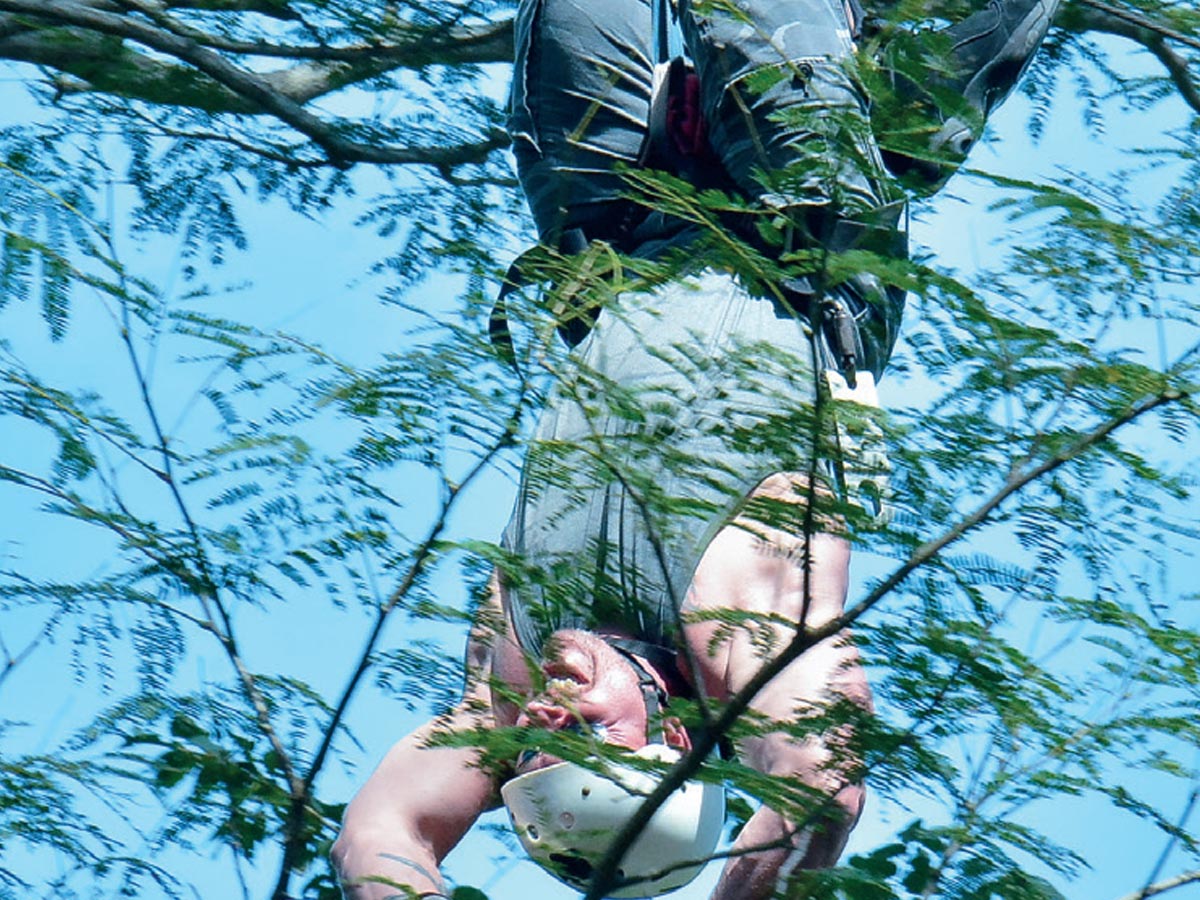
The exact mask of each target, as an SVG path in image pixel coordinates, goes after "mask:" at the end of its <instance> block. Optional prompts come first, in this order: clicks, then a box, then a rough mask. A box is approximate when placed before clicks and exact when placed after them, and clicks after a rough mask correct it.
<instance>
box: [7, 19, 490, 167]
mask: <svg viewBox="0 0 1200 900" xmlns="http://www.w3.org/2000/svg"><path fill="white" fill-rule="evenodd" d="M0 12H7V13H12V14H19V15H20V16H21V17H22V18H24V19H33V20H38V21H47V22H50V23H53V24H56V25H66V26H69V29H70V31H69V33H68V35H67V36H68V37H76V36H78V34H79V30H80V29H82V30H85V32H87V33H86V34H85V35H83V37H84V38H85V40H92V41H102V42H103V41H109V42H110V45H111V49H110V50H109V53H110V58H111V56H112V55H113V54H116V55H118V57H119V58H120V59H121V60H122V61H123V63H124V64H125V66H126V67H130V66H132V67H133V70H134V71H143V72H146V70H147V69H149V71H150V73H153V72H154V71H155V70H154V69H153V65H148V64H149V63H150V61H149V60H148V59H147V58H145V57H141V58H140V59H139V58H137V57H138V56H140V54H138V55H135V56H132V57H131V56H128V55H127V54H128V53H131V52H132V51H127V50H126V48H125V47H124V45H123V42H124V41H125V40H131V41H135V42H137V43H139V44H142V45H143V46H145V47H148V48H150V49H152V50H154V51H157V52H158V53H162V54H165V55H167V56H170V57H173V58H175V59H177V60H179V61H180V62H182V63H185V64H186V65H187V66H188V67H189V72H188V77H190V78H197V77H198V76H201V75H202V76H206V77H207V78H208V79H211V81H212V82H214V83H215V84H217V85H219V86H220V87H221V88H222V89H223V92H225V93H226V94H228V95H232V96H233V97H236V98H237V99H238V101H239V103H240V104H241V109H239V110H237V111H239V112H240V111H245V112H249V113H258V114H266V115H270V116H273V117H275V118H277V119H279V120H280V121H281V122H283V123H285V124H286V125H288V126H289V127H291V128H292V129H294V130H295V131H297V132H299V133H300V134H303V135H304V136H305V137H307V138H308V139H309V140H311V141H312V142H313V143H314V144H316V145H317V146H319V147H320V148H321V150H322V151H323V152H324V154H325V156H326V157H327V159H328V160H329V162H330V163H332V164H333V165H336V166H350V165H353V164H355V163H363V162H366V163H377V164H427V165H433V166H454V165H460V164H463V163H468V162H478V161H482V160H483V159H485V158H486V157H487V155H488V154H489V153H491V152H492V151H493V150H495V149H496V148H498V147H501V146H504V144H505V143H506V142H507V136H506V135H505V134H504V133H503V132H502V131H500V130H499V129H494V130H493V131H492V133H490V134H488V135H486V136H485V137H484V138H483V139H482V140H478V141H472V142H469V143H465V144H460V145H448V146H445V147H434V148H430V147H403V146H380V145H378V144H375V143H366V142H360V141H355V140H353V139H351V138H348V137H346V136H345V135H344V134H343V133H342V132H341V129H339V128H338V126H337V125H336V124H332V123H330V122H327V121H325V120H323V119H321V118H320V117H319V116H317V115H315V114H313V113H311V112H309V111H308V110H306V109H305V108H304V105H303V104H304V99H303V97H304V96H305V94H304V92H300V99H297V98H295V97H293V96H291V95H290V94H288V93H286V92H285V91H283V90H280V89H279V88H278V87H277V85H276V84H275V83H273V82H272V80H271V77H270V76H264V75H260V74H258V73H256V72H252V71H250V70H248V69H245V68H242V67H240V66H238V65H235V64H234V63H232V62H230V61H229V60H228V59H226V58H225V57H224V56H222V55H220V54H219V53H217V52H215V51H213V50H212V49H210V48H208V47H205V46H203V45H201V44H199V43H197V42H196V41H195V40H193V39H192V38H191V37H189V36H185V35H181V34H178V33H173V32H171V31H167V30H164V29H162V28H160V27H157V26H155V25H153V24H150V23H148V22H146V21H144V20H141V19H138V18H133V17H129V16H120V15H114V14H112V13H108V12H105V11H103V10H98V9H95V8H91V7H87V6H85V5H83V4H81V3H78V2H71V0H0ZM9 24H10V25H11V23H9ZM0 33H3V32H2V30H0ZM27 34H28V32H21V33H18V34H16V35H13V36H11V37H10V38H9V40H13V41H16V40H20V39H21V38H22V37H24V36H26V35H27ZM113 42H115V43H113ZM192 70H194V71H192ZM92 74H93V75H94V76H95V75H96V74H97V73H96V72H93V73H92ZM158 74H159V75H160V76H161V75H162V74H163V72H162V70H158ZM172 74H174V73H172ZM365 77H369V76H365ZM151 80H153V79H152V75H151ZM165 83H166V84H167V85H168V86H169V85H170V84H172V81H171V78H170V77H167V78H166V82H165ZM343 83H348V82H343Z"/></svg>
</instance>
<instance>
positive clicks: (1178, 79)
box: [1064, 0, 1200, 113]
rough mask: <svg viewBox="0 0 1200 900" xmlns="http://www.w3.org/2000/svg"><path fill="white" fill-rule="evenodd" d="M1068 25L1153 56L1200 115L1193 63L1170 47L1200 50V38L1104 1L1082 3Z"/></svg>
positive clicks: (1199, 87)
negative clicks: (1118, 40)
mask: <svg viewBox="0 0 1200 900" xmlns="http://www.w3.org/2000/svg"><path fill="white" fill-rule="evenodd" d="M1064 18H1065V23H1066V24H1067V25H1068V27H1070V28H1071V30H1073V31H1099V32H1103V33H1105V34H1112V35H1116V36H1117V37H1123V38H1127V39H1129V40H1131V41H1135V42H1136V43H1139V44H1141V45H1142V46H1143V47H1145V48H1146V49H1147V50H1149V51H1150V52H1151V53H1153V54H1154V56H1155V57H1156V58H1157V59H1158V61H1159V62H1161V63H1162V64H1163V67H1164V68H1165V69H1166V70H1167V74H1168V75H1169V76H1170V78H1171V81H1172V83H1173V84H1174V85H1175V87H1176V88H1177V89H1178V91H1179V93H1180V96H1182V97H1183V100H1184V102H1185V103H1187V105H1188V106H1190V107H1191V108H1192V109H1193V110H1195V111H1196V112H1198V113H1200V84H1197V81H1196V79H1195V77H1194V75H1193V73H1192V65H1191V62H1190V61H1189V60H1188V59H1186V58H1185V57H1183V56H1182V55H1180V54H1179V53H1177V52H1176V51H1175V50H1174V49H1172V48H1171V47H1170V46H1169V45H1168V43H1167V42H1168V41H1174V42H1175V43H1179V44H1183V45H1185V46H1187V47H1192V48H1193V49H1197V50H1200V38H1197V37H1193V36H1190V35H1187V34H1183V33H1182V32H1179V31H1175V30H1174V29H1171V28H1168V27H1167V26H1166V25H1163V24H1162V23H1161V22H1155V21H1154V20H1152V19H1148V18H1146V17H1145V16H1143V15H1140V14H1138V13H1135V12H1131V11H1129V10H1124V9H1119V8H1117V7H1115V6H1111V5H1110V4H1108V3H1105V2H1103V0H1080V2H1079V5H1077V6H1074V7H1072V8H1071V9H1070V11H1069V13H1068V14H1067V16H1066V17H1064Z"/></svg>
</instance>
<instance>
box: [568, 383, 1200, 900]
mask: <svg viewBox="0 0 1200 900" xmlns="http://www.w3.org/2000/svg"><path fill="white" fill-rule="evenodd" d="M1188 396H1189V395H1188V394H1185V393H1183V392H1181V391H1177V390H1164V391H1162V392H1160V393H1158V394H1153V395H1150V396H1148V397H1145V398H1144V399H1142V400H1141V401H1139V402H1138V403H1135V404H1133V405H1132V406H1130V407H1129V408H1128V409H1127V410H1126V411H1125V412H1124V413H1122V414H1121V415H1120V416H1116V417H1114V418H1112V419H1110V420H1108V421H1107V422H1104V423H1102V424H1101V425H1099V426H1097V427H1096V428H1094V429H1093V430H1092V431H1090V432H1088V433H1086V434H1084V435H1081V436H1080V437H1079V438H1078V439H1077V440H1075V441H1074V442H1072V443H1071V444H1069V445H1068V446H1066V447H1065V448H1063V449H1062V450H1060V451H1059V452H1057V453H1055V454H1053V455H1051V456H1049V457H1048V458H1046V459H1044V460H1042V461H1041V462H1040V463H1037V464H1036V465H1031V466H1027V467H1025V468H1022V469H1018V470H1016V471H1014V472H1013V473H1012V474H1011V475H1009V476H1008V478H1007V479H1006V480H1005V481H1004V483H1003V484H1002V485H1001V486H1000V488H999V489H998V490H997V491H996V492H995V493H994V494H992V495H991V496H990V497H989V498H987V499H986V500H985V501H984V502H983V503H982V504H980V505H979V506H978V507H977V508H976V509H975V510H973V511H972V512H970V513H968V514H967V515H966V516H964V517H963V518H962V519H960V520H959V521H958V522H957V523H955V524H954V525H953V526H952V527H950V528H948V529H946V531H944V532H943V533H942V534H941V535H940V536H939V537H937V538H935V539H934V540H932V541H928V542H926V543H925V544H922V545H921V546H920V547H918V548H917V549H916V550H914V551H913V552H912V554H911V555H910V556H909V558H908V559H907V560H906V561H905V562H904V563H902V564H901V565H900V566H899V567H898V568H897V569H895V571H893V572H892V574H891V575H889V576H888V577H887V578H885V579H884V580H883V581H881V582H880V583H879V584H877V585H876V586H875V587H874V588H873V589H872V590H871V591H870V592H869V593H868V594H867V595H866V596H865V597H863V599H862V600H860V601H859V602H858V603H856V604H854V605H853V606H851V607H850V608H849V609H847V610H846V611H845V613H843V614H842V615H841V616H839V617H838V618H837V619H835V620H833V621H832V622H829V623H828V624H826V625H824V626H822V627H821V628H816V629H811V630H805V631H803V632H801V633H799V634H797V635H796V637H795V639H794V640H793V641H792V642H791V643H790V644H788V646H787V647H785V648H784V649H783V650H782V651H781V652H780V653H779V654H778V655H777V656H775V657H774V658H773V659H771V660H769V661H768V662H766V663H765V664H764V665H763V666H762V668H760V669H759V670H758V672H756V673H755V675H754V677H753V678H751V679H750V680H749V681H748V682H747V683H746V686H745V687H744V688H742V690H740V691H739V692H738V693H737V694H736V695H734V696H733V697H732V698H731V699H730V701H729V703H728V704H727V705H726V706H725V708H724V709H722V710H721V714H720V715H719V716H718V717H717V719H716V721H715V723H714V725H713V727H712V728H711V729H709V730H707V731H705V732H703V733H701V734H699V735H697V736H696V737H695V738H694V739H693V742H692V743H693V746H692V749H691V750H690V751H689V752H688V753H687V754H686V755H685V756H684V757H683V759H681V760H680V761H679V762H678V763H676V765H675V766H674V768H672V769H671V770H670V771H669V772H668V773H667V774H666V775H665V776H664V777H663V779H662V781H660V782H659V783H658V785H657V786H656V787H655V788H654V790H653V791H651V792H650V793H649V794H648V795H647V797H646V799H645V801H644V802H643V803H642V804H641V805H640V806H639V807H638V809H637V811H636V812H635V813H634V815H633V816H632V817H630V819H629V821H628V822H626V823H625V825H624V826H623V827H622V828H621V830H620V832H619V833H618V834H617V836H616V837H615V838H614V839H613V841H612V843H611V844H609V847H608V850H607V852H606V853H605V855H604V858H603V859H602V860H601V862H600V864H599V865H597V866H596V869H595V872H594V873H593V876H592V881H591V885H590V887H589V889H588V892H587V894H586V896H585V900H601V898H603V897H604V896H605V894H606V893H607V892H608V891H609V889H611V887H612V886H613V884H614V883H615V882H616V872H617V866H618V865H619V864H620V861H621V857H622V856H624V854H625V852H626V851H627V850H628V849H629V848H630V847H631V846H632V845H633V842H634V841H635V840H637V836H638V835H639V834H641V832H642V830H643V829H644V828H645V827H646V825H647V824H648V823H649V821H650V818H651V817H652V816H653V815H654V813H655V812H657V811H658V809H659V808H660V807H661V806H662V805H663V803H665V802H666V801H667V798H668V797H670V796H671V794H672V793H674V792H675V791H676V790H677V789H678V788H679V787H680V786H681V785H682V784H683V783H684V782H685V781H687V780H688V779H689V778H691V777H692V775H694V774H695V773H696V772H697V771H698V770H699V769H700V767H701V766H702V765H703V763H704V761H705V760H706V759H707V757H708V755H709V754H710V753H711V752H712V751H713V749H714V748H715V747H716V745H717V741H718V740H719V739H720V737H721V736H722V735H724V734H726V733H727V732H728V731H729V729H730V728H732V727H733V725H734V724H735V723H736V722H737V720H738V718H739V717H740V716H741V715H742V714H743V713H744V712H745V711H746V710H747V709H749V707H750V703H751V702H752V701H753V700H754V697H755V696H757V695H758V693H759V691H761V690H762V689H763V688H764V687H766V685H767V684H768V683H769V682H770V681H771V680H772V679H773V678H775V677H776V676H777V675H778V674H779V673H781V672H782V671H783V670H784V669H785V668H787V666H789V665H790V664H791V663H792V662H794V661H795V660H796V659H798V658H800V656H802V655H803V654H804V653H806V652H807V651H808V650H810V649H811V648H813V647H815V646H816V645H817V644H819V643H821V642H822V641H824V640H827V639H829V638H832V637H834V636H835V635H837V634H838V633H839V632H841V631H843V630H844V629H846V628H848V627H850V626H851V625H853V624H854V623H855V622H856V621H858V620H859V619H861V618H862V617H863V616H864V615H866V614H867V613H868V612H869V611H870V610H871V609H873V608H874V607H875V606H876V605H877V604H878V603H879V602H880V601H881V600H882V599H883V598H884V597H886V596H888V595H889V594H890V593H891V592H892V591H894V590H895V589H896V588H897V587H899V586H900V584H901V583H902V582H904V581H905V580H906V579H907V578H908V576H909V575H911V574H912V573H913V572H914V571H916V570H917V569H919V568H920V567H921V566H923V565H926V564H927V563H929V562H930V561H931V560H933V559H934V558H935V557H937V556H938V555H939V554H940V553H941V552H942V551H943V550H945V549H946V548H947V547H949V546H950V545H951V544H953V543H955V542H957V541H959V540H960V539H962V538H963V537H964V536H965V535H967V534H968V533H969V532H971V531H973V530H974V529H976V528H977V527H979V526H980V525H982V524H983V523H984V522H985V521H987V519H988V518H989V517H990V516H991V514H992V513H993V512H995V511H996V509H997V508H999V507H1000V505H1001V504H1003V503H1004V501H1006V500H1007V499H1008V498H1010V497H1011V496H1013V494H1015V493H1017V492H1019V491H1020V490H1022V489H1024V488H1025V487H1026V486H1028V485H1029V484H1032V483H1033V482H1034V481H1037V480H1038V479H1040V478H1042V477H1043V476H1045V475H1047V474H1049V473H1050V472H1053V471H1054V470H1056V469H1058V468H1059V467H1061V466H1063V465H1064V464H1066V463H1067V462H1069V461H1070V460H1072V459H1075V458H1076V457H1078V456H1080V455H1081V454H1083V453H1085V452H1086V451H1087V450H1089V449H1091V448H1092V447H1094V446H1096V445H1097V444H1099V443H1101V442H1103V441H1105V440H1107V439H1108V438H1109V437H1111V436H1112V435H1113V434H1114V433H1115V432H1116V431H1118V430H1119V429H1121V428H1123V427H1124V426H1126V425H1129V424H1131V423H1132V422H1135V421H1137V420H1138V419H1140V418H1141V417H1142V416H1144V415H1146V414H1147V413H1149V412H1152V411H1153V410H1155V409H1158V408H1159V407H1162V406H1168V405H1171V404H1173V403H1178V402H1180V401H1182V400H1185V399H1187V397H1188ZM1197 880H1200V876H1197Z"/></svg>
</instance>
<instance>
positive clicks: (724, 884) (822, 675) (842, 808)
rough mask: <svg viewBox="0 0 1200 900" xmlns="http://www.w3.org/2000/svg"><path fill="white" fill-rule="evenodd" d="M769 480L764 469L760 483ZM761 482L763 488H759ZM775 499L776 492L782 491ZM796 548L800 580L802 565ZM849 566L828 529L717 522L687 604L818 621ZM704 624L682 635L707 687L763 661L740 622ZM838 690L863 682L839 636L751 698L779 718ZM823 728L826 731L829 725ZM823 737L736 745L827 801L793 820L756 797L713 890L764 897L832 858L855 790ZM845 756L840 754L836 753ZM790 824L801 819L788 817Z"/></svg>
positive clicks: (787, 634) (749, 758) (853, 814)
mask: <svg viewBox="0 0 1200 900" xmlns="http://www.w3.org/2000/svg"><path fill="white" fill-rule="evenodd" d="M776 487H777V485H775V484H774V482H773V481H772V480H768V482H767V483H765V484H764V485H763V486H762V487H761V488H760V492H761V493H764V494H766V495H769V496H770V495H773V493H781V492H777V491H773V490H772V489H773V488H776ZM764 489H765V490H764ZM780 499H786V494H782V493H781V496H780ZM806 557H807V561H808V566H807V571H808V577H809V582H808V584H807V585H806V584H805V569H806V566H805V565H803V562H804V560H805V558H806ZM848 575H849V546H848V544H847V543H846V541H845V540H844V539H843V538H841V537H839V536H836V535H833V534H817V535H814V536H813V538H812V539H811V540H807V541H806V540H804V539H803V538H798V537H793V536H790V535H783V534H781V533H779V532H778V531H776V530H775V529H771V528H766V527H763V526H755V525H753V524H751V525H750V526H749V527H741V528H739V527H737V526H731V527H727V528H725V529H723V530H722V531H721V532H720V534H718V536H717V538H716V539H715V540H714V541H713V542H712V544H711V545H710V546H709V548H708V550H707V551H706V553H705V555H704V558H703V559H702V561H701V564H700V566H699V568H698V569H697V572H696V575H695V577H694V578H693V581H692V590H691V592H690V593H689V597H688V604H687V607H686V608H687V609H691V610H704V609H706V608H733V609H740V610H745V611H750V612H755V613H759V614H761V615H763V616H771V617H775V618H776V620H777V621H779V622H780V623H782V622H785V621H790V622H792V623H799V620H800V619H801V617H803V618H804V619H805V623H804V624H805V625H806V626H807V627H808V628H814V627H820V626H822V625H824V624H826V623H828V622H829V621H832V620H833V619H835V618H836V617H837V616H838V615H840V614H841V612H842V608H843V604H844V602H845V594H846V585H847V581H848ZM714 635H715V632H714V631H713V630H712V627H711V626H708V627H706V626H705V625H702V624H699V623H697V624H693V625H691V626H689V628H688V643H689V644H690V645H691V647H692V648H693V651H694V652H695V653H696V654H697V655H698V656H702V657H704V659H703V661H702V669H703V670H704V676H705V689H706V691H707V692H708V693H709V694H710V695H711V696H714V697H717V698H722V697H729V696H731V695H733V694H735V693H737V692H738V691H739V690H740V689H741V688H742V687H744V686H745V684H746V683H747V682H748V681H749V680H750V679H751V678H752V677H753V676H754V674H755V673H757V671H758V670H759V668H760V667H761V666H762V665H763V662H764V657H763V655H762V653H763V647H762V645H761V644H760V643H756V642H755V641H752V640H751V639H750V636H749V635H748V634H746V633H739V634H736V635H734V636H732V637H730V638H727V639H725V640H723V641H720V642H719V646H717V648H716V652H715V653H714V652H713V648H714V645H713V643H712V640H713V637H714ZM794 635H795V628H794V626H793V627H790V628H789V627H785V626H784V625H782V624H780V625H779V626H777V627H776V634H775V639H776V640H775V648H776V650H778V649H781V648H782V647H783V646H784V645H786V644H787V642H788V641H789V640H790V639H791V638H792V637H793V636H794ZM837 698H845V699H849V700H851V701H853V702H855V703H858V704H860V705H861V706H863V707H864V708H869V707H870V693H869V690H868V688H867V684H866V680H865V678H864V676H863V673H862V669H861V667H860V666H859V664H858V656H857V653H856V651H855V650H854V647H853V646H852V645H851V644H850V643H849V642H848V641H847V640H844V639H839V638H834V639H831V640H828V641H825V642H823V643H821V644H819V645H817V646H816V647H813V648H812V649H811V650H809V651H808V652H806V653H805V654H804V655H803V656H801V657H800V658H799V659H797V660H796V661H795V662H793V663H792V664H791V665H790V666H788V668H787V669H785V670H784V671H783V672H782V673H780V675H779V676H777V677H776V678H775V679H774V680H773V681H772V682H771V683H770V684H769V685H767V687H766V688H764V689H763V690H762V691H761V692H760V693H759V695H758V696H757V697H756V698H755V700H754V702H753V704H752V706H753V708H754V710H755V711H756V712H758V713H761V714H763V715H765V716H767V717H769V718H773V719H778V720H781V721H786V720H790V719H792V718H793V717H794V716H795V715H796V714H797V712H798V711H799V710H803V709H805V708H810V709H812V708H820V707H823V706H826V705H828V704H829V703H831V702H834V701H835V700H836V699H837ZM830 737H831V738H832V736H830ZM831 750H832V746H831V744H830V741H829V740H825V739H818V738H813V739H810V740H808V741H796V740H794V739H792V738H790V737H789V736H787V735H785V734H780V733H776V734H773V735H768V736H764V737H761V738H757V739H754V740H752V741H746V742H744V743H743V744H742V746H740V747H739V753H740V755H741V757H742V759H743V760H744V761H745V762H746V763H747V764H748V765H750V766H753V767H754V768H755V769H758V770H759V771H760V772H763V773H765V774H768V775H773V776H779V777H784V778H788V779H791V780H793V782H795V783H800V784H803V785H805V786H807V787H809V788H811V789H813V791H814V792H816V795H817V796H820V797H824V798H826V800H825V803H826V804H827V805H826V807H825V808H824V809H823V810H821V811H820V812H821V814H820V815H817V816H814V819H813V821H811V822H803V823H793V822H790V821H788V820H787V819H786V818H785V817H784V816H782V815H780V814H779V813H777V812H775V811H774V810H771V809H769V808H767V807H763V808H762V809H760V810H759V811H758V812H756V813H755V814H754V816H752V817H751V819H750V820H749V822H747V823H746V826H745V828H743V829H742V832H741V835H740V836H739V838H738V841H737V843H736V844H735V845H734V848H733V849H734V851H735V853H737V852H738V851H750V850H752V848H755V847H763V848H767V847H770V848H771V849H762V850H758V851H756V852H747V853H745V854H744V855H741V854H739V855H735V856H733V857H732V858H731V859H730V860H729V861H728V862H727V863H726V866H725V870H724V872H723V873H722V875H721V879H720V881H719V882H718V883H717V886H716V888H715V889H714V891H713V894H712V900H764V898H768V897H770V896H772V895H773V893H774V891H775V889H776V887H777V886H778V885H779V883H780V882H781V881H782V879H784V878H786V877H787V876H788V875H790V874H791V873H792V872H794V871H795V870H797V869H805V868H821V867H826V866H831V865H833V864H834V863H836V861H837V858H838V856H839V854H840V853H841V850H842V848H843V846H844V844H845V842H846V839H847V838H848V836H849V833H850V830H851V829H852V828H853V826H854V823H855V822H856V821H857V818H858V814H859V811H860V810H861V806H862V802H863V798H864V791H863V788H862V786H861V785H859V784H854V783H850V782H849V780H848V778H847V777H846V775H845V774H842V773H843V772H844V770H845V769H846V768H847V765H840V766H839V765H830V763H831V762H832V761H833V757H834V754H833V753H832V752H831ZM842 762H843V763H845V764H849V763H850V762H852V761H851V760H843V761H842ZM797 825H799V826H800V827H797Z"/></svg>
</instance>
